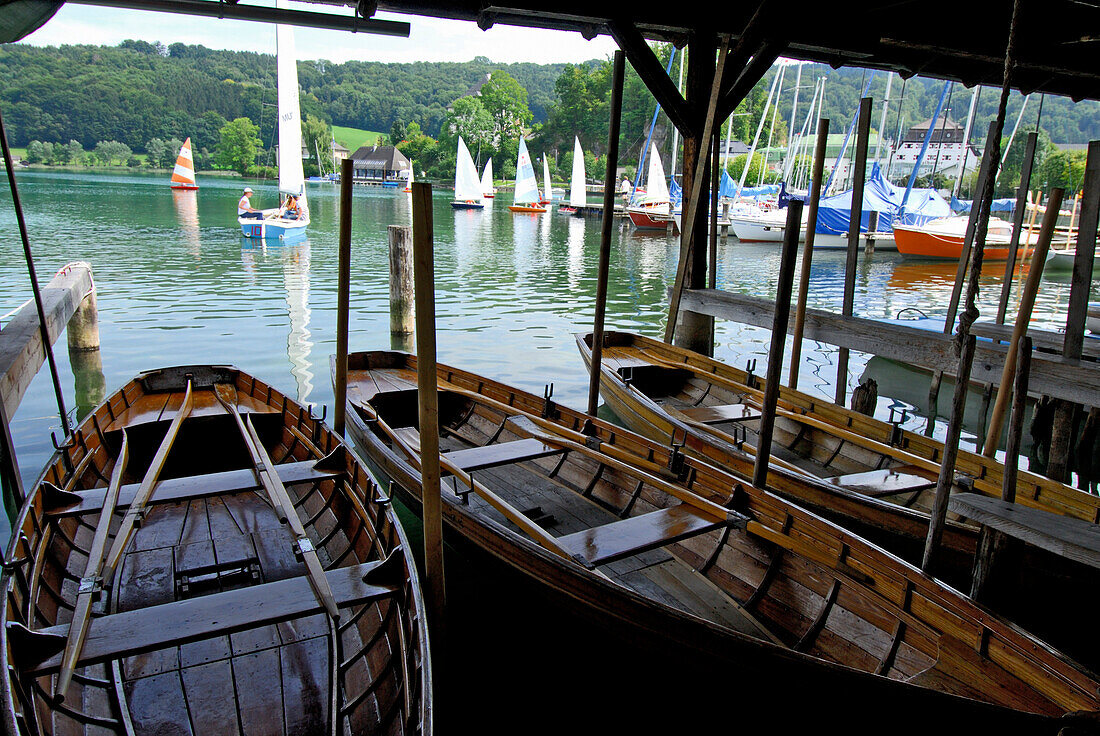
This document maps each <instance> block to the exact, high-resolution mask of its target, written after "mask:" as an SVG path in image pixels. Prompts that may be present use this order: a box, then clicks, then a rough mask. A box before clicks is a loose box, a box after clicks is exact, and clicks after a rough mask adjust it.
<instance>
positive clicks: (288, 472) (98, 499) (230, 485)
mask: <svg viewBox="0 0 1100 736" xmlns="http://www.w3.org/2000/svg"><path fill="white" fill-rule="evenodd" d="M316 465H317V461H316V460H304V461H302V462H296V463H285V464H283V465H277V466H275V467H276V470H278V471H279V480H281V481H282V482H283V485H287V486H290V485H295V484H298V483H316V482H318V481H322V480H326V479H328V478H335V477H337V476H338V475H339V472H336V471H333V470H319V469H318V468H317V467H316ZM139 485H140V484H138V483H129V484H127V485H124V486H122V488H121V489H119V495H118V504H117V507H118V508H125V507H127V506H129V505H130V502H131V501H133V500H134V496H135V495H136V494H137V490H138V486H139ZM259 488H260V484H259V482H258V481H257V480H256V473H255V472H254V471H252V470H250V469H245V470H227V471H225V472H221V473H209V474H207V475H191V476H186V477H183V478H170V479H167V480H163V481H161V482H160V483H158V484H157V487H156V490H154V492H153V497H152V498H151V499H149V503H150V504H158V503H172V502H176V501H186V500H188V499H192V498H202V497H204V496H216V495H220V494H232V493H244V492H247V491H253V490H258V489H259ZM106 492H107V489H106V488H93V489H91V490H87V491H78V492H76V493H75V494H74V496H76V497H79V499H80V500H79V501H76V502H75V503H73V504H71V505H66V506H62V507H59V508H57V509H53V510H51V511H49V513H50V514H51V515H53V516H72V515H75V514H85V513H88V512H90V511H98V510H100V509H101V508H103V497H104V495H105V494H106ZM74 501H75V498H74Z"/></svg>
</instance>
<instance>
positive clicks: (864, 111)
mask: <svg viewBox="0 0 1100 736" xmlns="http://www.w3.org/2000/svg"><path fill="white" fill-rule="evenodd" d="M870 135H871V98H870V97H864V98H863V99H862V100H860V101H859V126H858V132H857V134H856V154H855V164H854V166H855V170H854V171H853V172H852V174H853V175H852V208H851V210H850V211H849V218H848V220H849V221H848V259H847V261H846V262H845V264H844V302H843V305H842V308H841V313H842V314H843V315H844V316H845V317H851V316H852V313H853V311H854V305H855V291H856V262H857V260H858V259H859V226H860V223H861V222H862V221H863V186H864V183H865V182H866V180H867V142H868V138H869V137H870ZM836 363H837V365H836V403H837V404H839V405H840V406H844V398H845V396H847V394H848V348H846V347H841V348H840V352H839V353H838V354H837V361H836Z"/></svg>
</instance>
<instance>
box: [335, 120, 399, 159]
mask: <svg viewBox="0 0 1100 736" xmlns="http://www.w3.org/2000/svg"><path fill="white" fill-rule="evenodd" d="M332 132H333V135H335V136H336V142H337V143H339V144H340V145H342V146H347V147H348V150H350V151H351V152H352V153H354V152H355V149H357V148H359V147H360V146H368V145H369V146H373V145H374V144H375V143H376V142H377V141H378V136H380V135H385V134H383V133H376V132H374V131H371V130H360V129H359V128H347V127H344V126H342V125H334V126H332ZM387 138H388V136H387Z"/></svg>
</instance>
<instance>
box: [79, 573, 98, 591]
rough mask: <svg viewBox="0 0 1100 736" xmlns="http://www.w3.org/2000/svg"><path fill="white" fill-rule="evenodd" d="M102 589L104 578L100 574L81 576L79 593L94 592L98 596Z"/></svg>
mask: <svg viewBox="0 0 1100 736" xmlns="http://www.w3.org/2000/svg"><path fill="white" fill-rule="evenodd" d="M102 590H103V578H101V577H100V576H99V575H93V576H91V577H87V578H81V579H80V585H79V586H78V587H77V589H76V592H77V594H78V595H79V594H81V593H92V594H94V595H96V596H98V595H99V592H100V591H102Z"/></svg>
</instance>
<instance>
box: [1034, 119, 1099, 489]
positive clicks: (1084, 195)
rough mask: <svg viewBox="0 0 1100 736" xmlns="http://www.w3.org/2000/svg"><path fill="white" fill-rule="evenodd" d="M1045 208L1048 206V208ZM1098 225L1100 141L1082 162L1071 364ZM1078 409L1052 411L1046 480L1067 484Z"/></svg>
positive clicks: (1063, 405) (1079, 342)
mask: <svg viewBox="0 0 1100 736" xmlns="http://www.w3.org/2000/svg"><path fill="white" fill-rule="evenodd" d="M1047 206H1048V208H1049V207H1050V205H1049V204H1048V205H1047ZM1098 224H1100V141H1091V142H1090V143H1089V152H1088V158H1087V159H1086V160H1085V176H1084V181H1083V183H1082V185H1081V220H1080V222H1079V224H1078V226H1077V250H1076V252H1075V253H1074V257H1073V276H1072V280H1071V281H1070V286H1069V306H1068V307H1067V310H1066V311H1067V314H1066V338H1065V342H1064V343H1063V348H1062V355H1063V356H1064V357H1066V358H1070V359H1071V360H1077V359H1080V357H1081V351H1082V348H1083V346H1084V341H1085V319H1086V317H1087V316H1088V301H1089V289H1090V287H1091V286H1092V264H1093V259H1094V258H1095V256H1096V229H1097V226H1098ZM1076 409H1077V407H1075V406H1074V405H1072V404H1070V403H1068V402H1065V401H1059V402H1058V404H1057V405H1056V406H1055V409H1054V426H1053V428H1052V431H1051V436H1050V453H1049V456H1048V457H1049V460H1048V462H1047V472H1046V475H1047V477H1048V478H1052V479H1054V480H1060V481H1062V482H1063V483H1064V482H1068V481H1069V476H1070V471H1071V469H1072V468H1071V463H1070V451H1071V449H1072V447H1073V444H1074V441H1075V437H1074V424H1075V423H1074V421H1073V417H1074V414H1075V413H1076Z"/></svg>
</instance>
